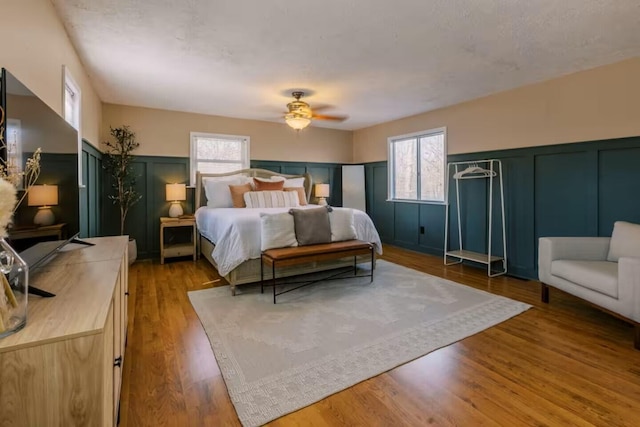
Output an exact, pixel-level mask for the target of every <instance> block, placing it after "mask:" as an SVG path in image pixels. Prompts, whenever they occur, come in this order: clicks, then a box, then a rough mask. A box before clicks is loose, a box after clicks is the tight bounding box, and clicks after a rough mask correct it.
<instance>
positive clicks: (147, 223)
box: [104, 156, 194, 258]
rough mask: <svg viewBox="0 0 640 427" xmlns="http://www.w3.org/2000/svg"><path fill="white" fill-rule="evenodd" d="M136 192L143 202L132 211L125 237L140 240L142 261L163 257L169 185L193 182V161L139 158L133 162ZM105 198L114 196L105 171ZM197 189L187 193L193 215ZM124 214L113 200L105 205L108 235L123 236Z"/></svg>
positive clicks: (188, 209) (186, 204)
mask: <svg viewBox="0 0 640 427" xmlns="http://www.w3.org/2000/svg"><path fill="white" fill-rule="evenodd" d="M133 170H134V173H135V175H136V184H135V188H136V190H137V191H138V192H139V193H140V194H142V199H141V200H140V201H139V202H138V203H136V204H135V205H133V206H132V207H131V209H130V210H129V214H128V215H127V219H126V223H125V234H128V235H129V236H131V237H133V238H135V239H136V244H137V247H138V257H139V258H151V257H156V256H159V254H160V246H159V244H160V234H159V233H160V217H161V216H167V215H168V214H169V205H170V203H169V202H167V201H166V200H165V185H166V184H170V183H186V184H188V182H189V159H188V158H183V157H159V156H136V157H135V160H134V162H133ZM104 181H105V192H104V193H105V198H106V197H108V195H109V194H114V190H113V188H112V187H111V182H112V180H111V177H110V176H108V174H106V171H105V179H104ZM193 193H194V191H193V189H187V201H186V202H183V203H182V206H183V209H184V211H185V213H192V212H193ZM119 229H120V211H119V208H118V207H117V206H116V205H114V204H113V202H112V201H111V200H108V199H107V201H106V202H105V221H104V234H105V235H115V234H119Z"/></svg>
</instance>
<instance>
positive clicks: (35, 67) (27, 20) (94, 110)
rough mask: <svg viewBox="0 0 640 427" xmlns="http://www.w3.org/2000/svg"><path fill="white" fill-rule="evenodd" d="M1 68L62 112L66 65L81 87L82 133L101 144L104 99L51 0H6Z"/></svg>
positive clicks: (0, 31)
mask: <svg viewBox="0 0 640 427" xmlns="http://www.w3.org/2000/svg"><path fill="white" fill-rule="evenodd" d="M0 16H1V17H2V25H0V40H2V46H1V47H0V66H2V67H4V68H6V69H8V70H9V71H10V72H11V74H13V75H14V76H15V77H17V78H18V80H20V81H21V82H22V83H23V84H24V85H26V86H27V87H28V88H29V89H31V90H32V91H33V92H34V93H35V94H36V95H38V97H40V98H41V99H42V100H43V101H44V102H46V103H47V105H49V106H50V107H51V108H53V109H54V110H55V111H56V112H57V113H58V114H60V115H62V66H63V65H66V66H67V67H68V68H69V71H70V72H71V74H72V76H73V78H74V79H75V80H76V82H77V83H78V84H79V85H80V89H81V90H82V127H81V134H82V137H83V138H85V139H87V140H88V141H90V142H91V143H93V144H94V145H97V144H98V143H99V132H100V120H101V118H102V103H101V101H100V98H99V97H98V95H97V94H96V92H95V91H94V90H93V87H92V86H91V83H90V81H89V77H88V76H87V74H86V72H85V70H84V67H83V65H82V63H81V62H80V59H79V58H78V55H77V54H76V51H75V49H74V48H73V45H72V44H71V41H70V40H69V38H68V36H67V33H66V32H65V30H64V27H63V25H62V23H61V21H60V19H59V18H58V15H57V14H56V11H55V9H54V7H53V5H52V4H51V1H50V0H12V1H2V6H1V7H0Z"/></svg>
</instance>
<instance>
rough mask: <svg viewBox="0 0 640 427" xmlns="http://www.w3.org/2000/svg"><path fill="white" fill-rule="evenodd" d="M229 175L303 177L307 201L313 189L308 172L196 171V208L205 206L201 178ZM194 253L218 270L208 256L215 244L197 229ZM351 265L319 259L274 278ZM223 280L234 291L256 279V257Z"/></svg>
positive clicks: (268, 274) (281, 270)
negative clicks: (319, 260) (196, 248)
mask: <svg viewBox="0 0 640 427" xmlns="http://www.w3.org/2000/svg"><path fill="white" fill-rule="evenodd" d="M231 175H245V176H249V177H257V178H265V179H268V178H270V177H272V176H274V175H276V176H282V177H285V178H301V177H302V178H304V179H305V181H304V190H305V192H306V194H307V201H309V200H311V190H312V188H313V179H312V178H311V175H310V174H308V173H305V174H302V175H287V174H283V173H278V172H273V171H270V170H266V169H255V168H252V169H242V170H237V171H234V172H228V173H200V172H196V200H195V202H196V209H198V208H199V207H201V206H206V205H207V197H206V195H205V192H204V186H203V185H202V180H203V178H218V177H222V176H231ZM197 244H198V252H199V253H200V254H201V255H202V256H203V257H204V258H205V259H206V260H207V261H209V262H210V263H211V265H213V266H214V267H215V269H216V270H217V269H218V266H217V265H216V262H215V261H214V260H213V258H212V257H211V253H212V252H213V248H214V247H215V245H214V244H213V243H212V242H211V241H209V240H208V239H207V238H206V237H204V236H202V235H201V234H200V233H199V232H198V242H197ZM350 266H351V267H352V266H353V258H343V259H340V260H333V261H322V262H314V263H309V264H305V265H298V266H291V267H283V268H279V269H278V277H287V276H294V275H298V274H306V273H313V272H316V271H324V270H330V269H334V268H340V267H350ZM264 278H265V280H266V279H271V278H272V276H271V272H265V275H264ZM224 279H225V280H226V281H227V282H229V286H230V287H231V294H232V295H235V294H236V285H242V284H245V283H254V282H259V281H260V259H251V260H248V261H245V262H243V263H242V264H240V265H239V266H238V267H236V268H235V269H233V270H232V271H231V272H230V273H229V274H227V275H226V276H224Z"/></svg>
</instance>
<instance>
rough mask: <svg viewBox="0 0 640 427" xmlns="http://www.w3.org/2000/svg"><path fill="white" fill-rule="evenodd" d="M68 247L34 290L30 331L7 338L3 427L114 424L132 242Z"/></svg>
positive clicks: (1, 365)
mask: <svg viewBox="0 0 640 427" xmlns="http://www.w3.org/2000/svg"><path fill="white" fill-rule="evenodd" d="M86 241H87V242H91V243H95V246H90V247H89V246H80V245H76V244H72V245H67V246H66V247H65V248H63V250H62V251H61V252H59V253H58V254H56V255H55V257H54V258H52V259H51V260H50V261H49V262H48V263H47V264H46V265H45V266H44V267H42V268H40V269H38V270H37V271H35V272H31V274H30V277H29V284H30V285H32V286H36V287H38V288H41V289H44V290H47V291H49V292H53V293H55V294H56V296H55V297H54V298H40V297H36V296H29V305H28V315H27V325H26V326H25V328H24V329H23V330H21V331H19V332H17V333H15V334H13V335H10V336H8V337H5V338H2V339H0V425H3V426H4V425H10V426H113V425H115V424H116V422H117V411H118V402H119V398H120V385H121V379H122V363H123V359H124V350H125V342H126V326H127V295H128V264H127V245H128V239H127V237H100V238H95V239H86Z"/></svg>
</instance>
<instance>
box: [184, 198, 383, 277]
mask: <svg viewBox="0 0 640 427" xmlns="http://www.w3.org/2000/svg"><path fill="white" fill-rule="evenodd" d="M307 207H309V208H312V207H317V206H316V205H307ZM301 208H304V207H301ZM289 209H290V208H255V209H249V208H243V209H237V208H208V207H201V208H199V209H198V210H197V211H196V224H197V225H198V231H199V232H200V234H202V235H203V236H204V237H206V238H207V239H209V240H210V241H211V242H212V243H213V244H215V248H214V250H213V253H212V254H211V256H212V257H213V259H214V261H215V262H216V264H218V273H220V275H222V276H226V275H227V274H229V272H231V270H233V269H234V268H236V267H237V266H239V265H240V264H242V263H243V262H245V261H247V260H250V259H255V258H260V253H261V252H260V243H261V242H260V212H268V213H276V212H287V211H288V210H289ZM353 212H354V215H353V218H354V225H355V228H356V236H357V238H358V239H359V240H364V241H367V242H371V243H375V245H376V249H377V252H378V253H379V254H382V243H381V242H380V236H379V235H378V231H377V230H376V228H375V226H374V225H373V222H372V221H371V218H369V216H368V215H367V214H366V213H364V212H362V211H359V210H356V209H354V210H353Z"/></svg>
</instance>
